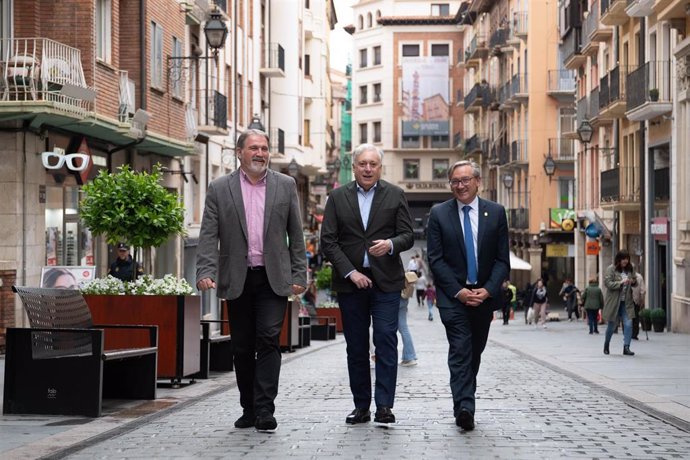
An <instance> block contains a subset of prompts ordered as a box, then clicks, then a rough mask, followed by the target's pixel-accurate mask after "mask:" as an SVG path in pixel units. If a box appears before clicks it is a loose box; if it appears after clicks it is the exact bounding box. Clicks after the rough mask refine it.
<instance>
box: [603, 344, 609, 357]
mask: <svg viewBox="0 0 690 460" xmlns="http://www.w3.org/2000/svg"><path fill="white" fill-rule="evenodd" d="M604 354H605V355H608V354H609V344H608V343H604Z"/></svg>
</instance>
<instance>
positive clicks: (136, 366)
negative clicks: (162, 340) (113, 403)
mask: <svg viewBox="0 0 690 460" xmlns="http://www.w3.org/2000/svg"><path fill="white" fill-rule="evenodd" d="M13 291H14V292H15V293H17V294H18V295H19V297H20V298H21V300H22V304H23V305H24V310H25V311H26V313H27V316H28V318H29V323H30V328H7V349H6V354H5V377H4V390H3V413H4V414H46V415H85V416H89V417H98V416H100V415H101V410H102V400H103V398H117V399H156V362H157V357H158V347H157V344H158V327H157V326H144V325H118V324H111V325H96V324H94V323H93V321H92V317H91V313H90V311H89V308H88V306H87V304H86V302H85V300H84V297H83V296H82V295H81V294H80V293H79V291H76V290H67V289H48V288H27V287H16V286H15V287H13ZM110 336H119V337H127V336H136V339H137V340H139V341H142V340H143V341H145V343H146V345H144V346H140V347H131V348H108V349H106V347H105V343H106V341H107V340H106V337H110Z"/></svg>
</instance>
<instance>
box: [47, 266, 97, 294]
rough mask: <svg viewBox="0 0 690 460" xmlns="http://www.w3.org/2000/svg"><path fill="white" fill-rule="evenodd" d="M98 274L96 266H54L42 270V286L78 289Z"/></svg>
mask: <svg viewBox="0 0 690 460" xmlns="http://www.w3.org/2000/svg"><path fill="white" fill-rule="evenodd" d="M95 276H96V267H74V266H64V265H63V266H60V265H56V266H52V267H43V269H42V270H41V287H45V288H57V289H77V288H79V286H81V285H82V283H84V282H85V281H91V280H93V279H94V277H95Z"/></svg>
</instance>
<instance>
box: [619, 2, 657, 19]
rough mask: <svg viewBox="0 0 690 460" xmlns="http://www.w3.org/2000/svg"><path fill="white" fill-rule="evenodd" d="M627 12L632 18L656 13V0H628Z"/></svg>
mask: <svg viewBox="0 0 690 460" xmlns="http://www.w3.org/2000/svg"><path fill="white" fill-rule="evenodd" d="M625 13H626V14H627V15H628V16H630V17H631V18H644V17H646V16H650V15H651V14H652V13H654V0H627V5H626V6H625Z"/></svg>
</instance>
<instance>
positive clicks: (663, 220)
mask: <svg viewBox="0 0 690 460" xmlns="http://www.w3.org/2000/svg"><path fill="white" fill-rule="evenodd" d="M651 233H652V235H654V239H655V240H658V241H668V218H667V217H655V218H654V219H652V228H651Z"/></svg>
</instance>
